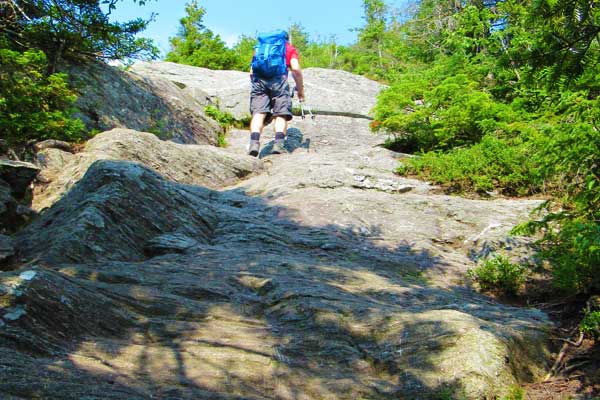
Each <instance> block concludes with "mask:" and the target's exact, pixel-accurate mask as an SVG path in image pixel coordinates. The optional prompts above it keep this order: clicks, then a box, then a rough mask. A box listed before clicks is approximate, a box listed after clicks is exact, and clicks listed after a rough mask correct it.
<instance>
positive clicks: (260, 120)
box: [250, 113, 267, 133]
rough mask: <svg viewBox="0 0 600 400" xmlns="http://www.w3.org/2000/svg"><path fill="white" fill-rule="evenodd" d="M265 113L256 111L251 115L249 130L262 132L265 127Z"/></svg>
mask: <svg viewBox="0 0 600 400" xmlns="http://www.w3.org/2000/svg"><path fill="white" fill-rule="evenodd" d="M266 116H267V114H266V113H257V114H254V115H253V116H252V121H250V132H259V133H262V131H263V128H264V127H265V117H266Z"/></svg>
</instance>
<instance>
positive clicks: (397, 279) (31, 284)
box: [0, 78, 551, 400]
mask: <svg viewBox="0 0 600 400" xmlns="http://www.w3.org/2000/svg"><path fill="white" fill-rule="evenodd" d="M215 79H216V78H215ZM180 84H181V85H180V86H184V85H185V82H180ZM223 85H225V83H223ZM371 101H373V100H372V99H371ZM356 107H357V109H358V108H359V105H356ZM361 112H362V111H361ZM348 115H350V113H349V112H348ZM368 125H369V121H368V120H367V119H365V118H362V116H361V117H360V118H354V117H348V116H339V115H338V116H324V115H318V116H317V118H316V119H315V120H314V121H312V120H301V119H299V118H296V119H294V120H293V121H292V122H291V126H290V130H289V131H288V136H287V138H286V142H285V148H286V150H287V154H282V155H271V154H270V150H271V148H272V139H273V137H272V133H270V132H269V131H268V130H267V131H265V133H264V134H263V138H262V141H261V145H262V148H261V152H260V156H259V158H258V159H257V158H251V157H248V156H247V155H246V151H247V150H246V145H247V143H248V132H247V131H233V132H232V133H231V134H230V135H229V137H228V139H227V140H228V143H229V144H230V146H229V147H228V148H227V149H216V148H213V147H210V146H188V145H180V144H176V143H170V142H165V141H161V140H158V139H157V138H156V137H154V136H153V135H151V134H145V133H140V132H135V131H130V130H113V131H110V132H105V133H102V134H100V135H99V136H97V137H96V138H95V139H94V140H92V141H90V142H88V143H87V145H86V148H85V149H84V150H83V151H82V152H81V153H77V154H70V153H65V152H62V151H61V150H57V149H44V150H42V151H41V152H40V154H39V155H40V160H39V163H40V165H43V170H42V172H41V174H40V176H41V177H42V179H41V180H40V179H39V178H38V181H40V184H39V185H38V188H36V199H34V204H35V205H36V207H37V208H39V209H44V210H43V212H42V213H41V215H40V217H39V218H38V219H36V221H34V222H33V223H32V224H30V225H29V226H28V227H27V228H25V229H24V230H22V231H20V232H19V233H18V234H16V235H15V236H14V238H11V239H10V241H7V242H6V243H8V244H7V248H9V251H12V253H13V254H12V255H11V256H10V259H9V260H8V262H7V263H6V265H5V266H3V268H4V269H14V270H13V271H9V272H0V352H1V354H2V359H1V360H0V366H1V368H0V393H2V394H3V395H5V396H6V397H7V398H56V399H82V398H103V399H148V398H161V399H162V398H164V399H190V400H191V399H264V398H273V399H290V400H292V399H293V400H299V399H399V398H400V399H432V400H433V399H439V398H448V397H452V398H465V399H484V398H485V399H493V398H496V397H501V396H503V395H505V394H506V393H507V392H508V390H509V388H510V387H511V386H512V385H519V384H522V383H524V382H527V381H531V380H533V379H536V377H539V376H542V375H543V374H544V369H545V368H547V367H548V365H546V362H547V360H548V355H549V351H548V342H549V338H548V331H549V328H550V327H551V323H550V322H549V319H548V317H547V316H546V315H545V314H544V313H542V312H540V311H538V310H535V309H531V308H517V307H510V306H507V305H503V304H500V303H498V302H496V301H494V300H493V299H491V298H488V297H486V296H483V295H481V294H478V293H476V292H475V291H474V290H472V289H471V288H470V287H469V286H468V282H466V280H465V272H466V270H467V269H468V268H471V267H473V266H474V265H476V261H477V259H478V257H481V256H482V255H485V254H486V253H489V252H493V251H507V250H509V249H510V250H511V252H513V253H514V252H516V254H517V256H519V257H527V256H528V254H529V253H528V240H527V239H525V238H514V237H510V236H509V234H508V232H509V231H510V229H511V228H512V226H514V224H516V223H518V222H521V221H523V220H525V219H526V218H528V213H529V212H530V211H531V210H532V209H533V208H535V207H536V206H537V205H538V204H539V202H538V201H534V200H510V199H501V198H496V199H489V200H474V199H464V198H459V197H452V196H447V195H444V194H443V193H441V191H440V190H439V188H436V187H435V186H432V185H431V184H429V183H427V182H421V181H418V180H412V179H405V178H402V177H399V176H397V175H394V173H393V172H392V171H393V169H394V168H395V167H396V166H397V165H398V162H399V161H401V160H402V159H403V158H404V157H406V156H405V155H402V154H396V153H393V152H390V151H388V150H386V149H384V148H382V147H381V146H380V145H381V143H382V142H383V139H384V138H382V137H380V136H374V135H373V134H371V132H370V131H369V127H368ZM42 182H43V184H42ZM2 239H4V238H2V237H1V236H0V240H2ZM513 253H511V254H513Z"/></svg>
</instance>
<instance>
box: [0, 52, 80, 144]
mask: <svg viewBox="0 0 600 400" xmlns="http://www.w3.org/2000/svg"><path fill="white" fill-rule="evenodd" d="M0 65H1V66H2V68H1V69H0V81H2V85H0V131H1V132H2V133H3V136H4V137H5V138H6V140H7V141H8V144H9V146H21V145H23V144H25V143H26V142H28V141H29V140H45V139H60V140H67V141H78V140H81V139H82V138H83V134H84V125H83V122H81V121H80V120H78V119H73V118H72V117H71V115H72V113H73V111H74V109H73V108H72V106H73V103H74V102H75V99H76V96H75V94H74V92H73V91H72V90H71V89H69V87H68V85H67V81H66V75H65V74H51V75H47V74H46V72H45V71H46V68H47V62H46V56H45V55H44V53H43V52H41V51H34V50H30V51H26V52H23V53H20V52H17V51H12V50H9V49H4V48H3V49H0Z"/></svg>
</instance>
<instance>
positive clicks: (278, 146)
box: [271, 139, 285, 154]
mask: <svg viewBox="0 0 600 400" xmlns="http://www.w3.org/2000/svg"><path fill="white" fill-rule="evenodd" d="M284 143H285V140H284V139H275V142H274V143H273V150H271V154H281V153H285V147H284V146H283V145H284Z"/></svg>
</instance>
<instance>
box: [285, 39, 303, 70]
mask: <svg viewBox="0 0 600 400" xmlns="http://www.w3.org/2000/svg"><path fill="white" fill-rule="evenodd" d="M292 58H297V59H300V57H298V50H296V48H295V47H294V46H292V45H291V43H290V42H286V43H285V64H286V65H287V66H288V67H290V66H291V65H292Z"/></svg>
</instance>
